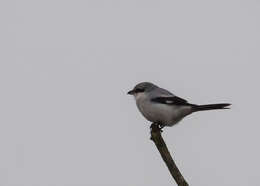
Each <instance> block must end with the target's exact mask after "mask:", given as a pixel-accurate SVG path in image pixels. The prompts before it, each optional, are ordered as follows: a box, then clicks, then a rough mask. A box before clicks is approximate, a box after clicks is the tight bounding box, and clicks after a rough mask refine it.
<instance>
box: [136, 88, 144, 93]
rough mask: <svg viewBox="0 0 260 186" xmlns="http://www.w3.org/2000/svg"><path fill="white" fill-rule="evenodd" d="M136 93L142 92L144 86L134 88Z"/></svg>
mask: <svg viewBox="0 0 260 186" xmlns="http://www.w3.org/2000/svg"><path fill="white" fill-rule="evenodd" d="M134 92H135V93H140V92H144V89H142V88H137V89H135V90H134Z"/></svg>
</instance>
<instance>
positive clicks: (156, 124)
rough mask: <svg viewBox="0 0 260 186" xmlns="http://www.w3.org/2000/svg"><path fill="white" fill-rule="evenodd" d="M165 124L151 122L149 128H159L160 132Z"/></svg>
mask: <svg viewBox="0 0 260 186" xmlns="http://www.w3.org/2000/svg"><path fill="white" fill-rule="evenodd" d="M164 127H165V126H164V125H162V124H159V123H152V125H151V126H150V129H151V131H152V130H159V131H160V132H163V130H162V129H163V128H164Z"/></svg>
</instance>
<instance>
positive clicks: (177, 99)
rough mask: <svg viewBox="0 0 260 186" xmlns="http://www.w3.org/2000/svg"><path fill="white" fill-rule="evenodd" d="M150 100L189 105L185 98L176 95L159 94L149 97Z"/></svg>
mask: <svg viewBox="0 0 260 186" xmlns="http://www.w3.org/2000/svg"><path fill="white" fill-rule="evenodd" d="M151 101H152V102H155V103H161V104H167V105H191V104H190V103H188V101H187V100H185V99H182V98H180V97H178V96H160V97H155V98H152V99H151Z"/></svg>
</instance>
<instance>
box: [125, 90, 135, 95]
mask: <svg viewBox="0 0 260 186" xmlns="http://www.w3.org/2000/svg"><path fill="white" fill-rule="evenodd" d="M134 93H135V92H134V90H130V91H129V92H127V94H130V95H133V94H134Z"/></svg>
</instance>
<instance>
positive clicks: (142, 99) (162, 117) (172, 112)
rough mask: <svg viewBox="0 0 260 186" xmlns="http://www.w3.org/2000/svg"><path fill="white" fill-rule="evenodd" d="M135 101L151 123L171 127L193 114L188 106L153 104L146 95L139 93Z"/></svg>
mask: <svg viewBox="0 0 260 186" xmlns="http://www.w3.org/2000/svg"><path fill="white" fill-rule="evenodd" d="M135 99H136V105H137V107H138V109H139V111H140V112H141V113H142V115H143V116H144V117H145V118H146V119H147V120H149V121H151V122H157V123H161V124H164V125H168V126H171V125H174V124H176V123H177V122H179V121H180V120H181V119H182V118H183V117H184V116H186V115H188V114H190V113H191V108H190V107H188V106H178V105H176V106H174V105H167V104H160V103H153V102H151V100H150V98H149V97H148V96H147V94H146V93H138V94H137V95H136V96H135Z"/></svg>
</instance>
